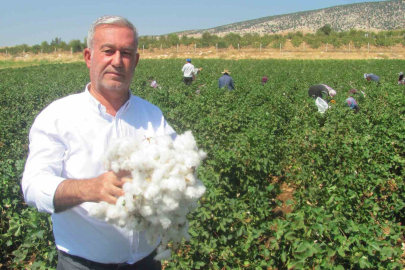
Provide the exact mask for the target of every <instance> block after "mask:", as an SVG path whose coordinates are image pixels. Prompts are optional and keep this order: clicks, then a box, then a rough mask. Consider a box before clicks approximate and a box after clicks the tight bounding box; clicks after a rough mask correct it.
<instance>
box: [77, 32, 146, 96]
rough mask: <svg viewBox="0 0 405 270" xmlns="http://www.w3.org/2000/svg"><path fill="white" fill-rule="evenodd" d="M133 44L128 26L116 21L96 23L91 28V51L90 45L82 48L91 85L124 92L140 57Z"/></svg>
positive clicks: (93, 87) (98, 88)
mask: <svg viewBox="0 0 405 270" xmlns="http://www.w3.org/2000/svg"><path fill="white" fill-rule="evenodd" d="M136 46H137V44H136V43H135V39H134V33H133V32H132V30H131V29H129V28H126V27H123V26H117V25H100V26H98V27H97V28H96V30H95V32H94V39H93V51H90V49H89V48H87V49H86V50H85V51H84V57H85V60H86V64H87V67H88V68H89V69H90V81H91V89H93V90H94V91H98V92H104V91H125V92H127V91H128V90H129V85H130V83H131V81H132V77H133V75H134V71H135V67H136V65H137V64H138V60H139V54H138V53H136Z"/></svg>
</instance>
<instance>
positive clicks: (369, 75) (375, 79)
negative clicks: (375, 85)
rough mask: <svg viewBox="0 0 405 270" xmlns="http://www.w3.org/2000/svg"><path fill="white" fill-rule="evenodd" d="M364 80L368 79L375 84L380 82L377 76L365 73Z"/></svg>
mask: <svg viewBox="0 0 405 270" xmlns="http://www.w3.org/2000/svg"><path fill="white" fill-rule="evenodd" d="M364 79H366V80H367V81H369V82H370V81H373V82H378V81H380V77H378V76H377V75H374V74H373V73H364Z"/></svg>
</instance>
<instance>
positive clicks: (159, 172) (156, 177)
mask: <svg viewBox="0 0 405 270" xmlns="http://www.w3.org/2000/svg"><path fill="white" fill-rule="evenodd" d="M165 173H166V172H165V170H164V169H160V168H157V169H155V171H154V172H153V174H152V183H156V184H157V183H159V182H160V181H161V180H162V178H163V176H164V175H165Z"/></svg>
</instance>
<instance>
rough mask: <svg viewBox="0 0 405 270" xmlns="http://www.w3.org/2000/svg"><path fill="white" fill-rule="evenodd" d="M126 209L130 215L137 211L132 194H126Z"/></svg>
mask: <svg viewBox="0 0 405 270" xmlns="http://www.w3.org/2000/svg"><path fill="white" fill-rule="evenodd" d="M124 197H125V209H126V211H127V212H128V213H133V212H135V210H136V207H135V202H134V197H133V195H132V194H131V193H128V192H127V193H125V195H124Z"/></svg>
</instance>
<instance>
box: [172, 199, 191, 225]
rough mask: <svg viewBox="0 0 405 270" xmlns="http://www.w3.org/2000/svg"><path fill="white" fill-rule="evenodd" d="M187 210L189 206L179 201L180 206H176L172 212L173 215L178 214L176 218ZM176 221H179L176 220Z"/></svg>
mask: <svg viewBox="0 0 405 270" xmlns="http://www.w3.org/2000/svg"><path fill="white" fill-rule="evenodd" d="M188 212H189V207H188V205H185V203H184V202H183V203H181V207H179V208H177V209H176V210H175V211H173V212H172V214H173V215H177V216H179V217H178V219H180V217H185V216H186V215H187V214H188ZM176 223H180V222H177V221H176Z"/></svg>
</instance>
